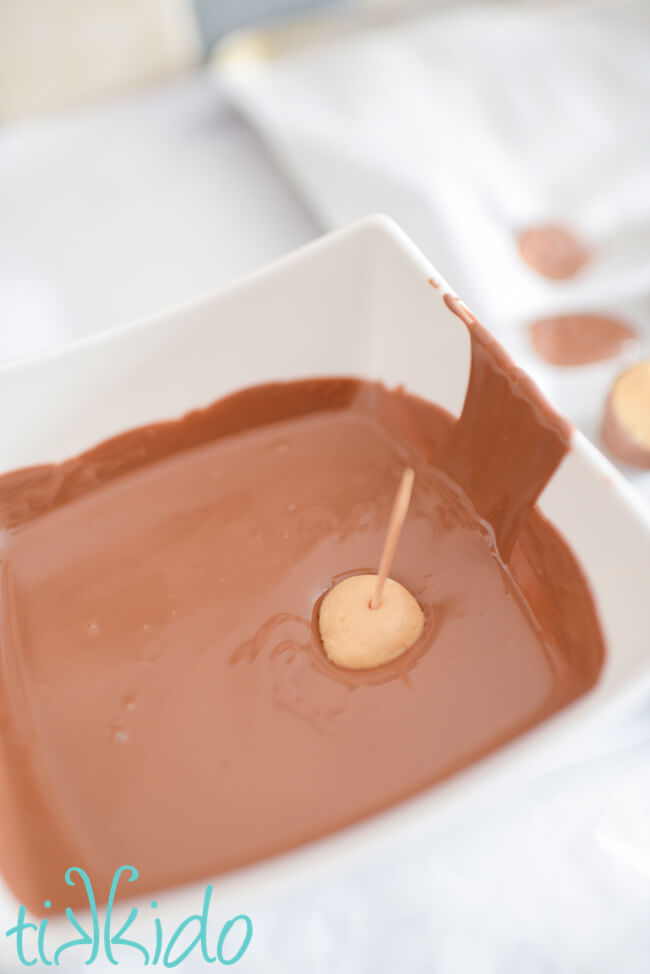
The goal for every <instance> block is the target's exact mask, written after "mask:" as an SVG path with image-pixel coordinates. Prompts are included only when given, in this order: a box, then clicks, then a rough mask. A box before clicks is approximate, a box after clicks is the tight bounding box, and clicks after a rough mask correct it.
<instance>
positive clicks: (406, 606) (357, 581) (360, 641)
mask: <svg viewBox="0 0 650 974" xmlns="http://www.w3.org/2000/svg"><path fill="white" fill-rule="evenodd" d="M376 584H377V575H352V576H351V577H350V578H346V579H344V580H343V581H342V582H339V583H338V585H335V586H334V588H333V589H331V590H330V591H329V592H328V593H327V595H326V596H325V598H324V599H323V601H322V603H321V606H320V612H319V616H318V624H319V629H320V634H321V639H322V642H323V648H324V650H325V652H326V654H327V656H328V658H329V659H330V660H331V662H332V663H335V664H336V665H337V666H342V667H344V668H345V669H349V670H367V669H372V668H373V667H376V666H383V664H384V663H390V661H391V660H394V659H397V657H398V656H401V655H402V653H404V652H406V650H407V649H410V647H411V646H413V644H414V643H415V642H416V641H417V640H418V638H419V637H420V635H421V633H422V629H423V627H424V613H423V612H422V609H421V608H420V606H419V605H418V602H417V600H416V599H415V598H414V597H413V596H412V595H411V593H410V592H409V591H408V590H407V589H405V588H404V586H403V585H400V583H399V582H396V581H395V580H394V579H392V578H387V579H386V582H385V584H384V587H383V592H382V599H381V604H380V605H379V606H378V607H377V608H375V609H371V608H370V601H371V599H372V597H373V593H374V591H375V587H376Z"/></svg>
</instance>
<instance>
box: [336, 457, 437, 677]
mask: <svg viewBox="0 0 650 974" xmlns="http://www.w3.org/2000/svg"><path fill="white" fill-rule="evenodd" d="M413 480H414V473H413V471H412V470H410V469H408V470H405V471H404V474H403V476H402V481H401V483H400V486H399V490H398V492H397V496H396V498H395V503H394V505H393V510H392V512H391V516H390V521H389V525H388V532H387V535H386V542H385V544H384V551H383V553H382V557H381V562H380V565H379V572H378V574H377V575H351V576H350V577H349V578H345V579H344V580H343V581H342V582H339V583H338V584H337V585H335V586H334V588H332V589H331V590H330V591H329V592H328V593H327V595H326V596H325V598H324V599H323V601H322V603H321V607H320V612H319V616H318V625H319V629H320V635H321V640H322V643H323V648H324V650H325V653H326V654H327V656H328V658H329V659H330V660H331V661H332V662H333V663H336V664H337V665H338V666H342V667H345V668H346V669H351V670H364V669H371V668H374V667H376V666H383V664H384V663H389V662H390V661H391V660H394V659H397V657H398V656H401V655H402V653H404V652H406V650H407V649H410V647H411V646H413V645H414V643H415V642H417V640H418V638H419V637H420V635H421V633H422V629H423V627H424V613H423V612H422V609H421V608H420V606H419V604H418V602H417V600H416V599H415V598H414V596H413V595H411V593H410V592H409V591H408V589H406V588H404V586H403V585H400V583H399V582H396V581H395V579H393V578H389V577H388V572H389V571H390V566H391V563H392V560H393V555H394V554H395V549H396V547H397V542H398V541H399V536H400V534H401V531H402V526H403V524H404V520H405V519H406V514H407V512H408V508H409V503H410V500H411V493H412V491H413Z"/></svg>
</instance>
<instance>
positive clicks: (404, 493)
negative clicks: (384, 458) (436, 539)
mask: <svg viewBox="0 0 650 974" xmlns="http://www.w3.org/2000/svg"><path fill="white" fill-rule="evenodd" d="M414 480H415V471H414V470H411V468H410V467H407V468H406V470H405V471H404V473H403V474H402V480H401V482H400V485H399V487H398V490H397V494H396V496H395V501H394V503H393V509H392V511H391V513H390V520H389V522H388V531H387V532H386V541H385V543H384V550H383V552H382V555H381V561H380V562H379V573H378V575H377V584H376V585H375V591H374V593H373V596H372V599H371V600H370V608H371V609H378V608H379V606H380V605H381V597H382V594H383V591H384V585H385V584H386V579H387V578H388V573H389V571H390V566H391V564H392V562H393V555H394V554H395V549H396V548H397V542H398V541H399V538H400V534H401V533H402V527H403V526H404V521H405V520H406V515H407V512H408V509H409V504H410V503H411V494H412V493H413V481H414Z"/></svg>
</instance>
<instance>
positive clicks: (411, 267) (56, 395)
mask: <svg viewBox="0 0 650 974" xmlns="http://www.w3.org/2000/svg"><path fill="white" fill-rule="evenodd" d="M432 277H433V278H434V279H435V280H436V282H439V287H437V288H432V287H431V286H430V284H429V278H432ZM449 291H450V288H449V287H448V286H447V284H446V283H445V282H444V281H443V280H441V279H440V277H439V275H438V274H437V272H436V271H435V270H434V268H433V267H432V266H431V265H430V264H429V263H428V262H427V260H426V259H425V258H424V257H423V256H422V254H420V253H419V252H418V250H417V249H416V248H415V247H414V246H413V244H412V243H411V242H410V241H409V240H408V238H407V237H406V236H405V235H404V233H403V232H402V231H401V230H400V229H399V228H398V227H397V226H396V225H395V224H394V223H392V222H391V221H390V220H388V219H387V218H385V217H371V218H368V219H365V220H363V221H361V222H359V223H357V224H354V225H353V226H351V227H349V228H347V229H345V230H342V231H340V232H337V233H333V234H329V235H327V236H325V237H323V238H321V239H320V240H318V241H316V242H315V243H313V244H310V245H308V246H306V247H304V248H302V249H301V250H298V251H297V252H295V253H293V254H290V255H289V256H288V257H285V258H283V259H281V260H279V261H277V262H276V263H274V264H272V265H271V266H269V267H267V268H265V269H263V270H261V271H259V272H257V273H254V274H251V275H249V276H247V277H245V278H243V279H242V280H240V281H238V282H236V283H234V284H232V285H229V286H227V287H224V288H221V289H220V290H218V291H216V292H215V293H213V294H209V295H207V296H205V297H202V298H200V299H199V300H197V301H195V302H193V303H191V304H188V305H185V306H182V307H180V308H174V309H172V310H170V311H167V312H165V313H163V314H160V315H156V316H155V317H152V318H147V319H146V320H143V321H138V322H136V323H134V324H131V325H127V326H124V327H119V328H115V329H113V330H112V331H109V332H105V333H103V334H100V335H98V336H95V337H93V338H91V339H88V340H86V341H83V342H80V343H78V344H75V345H72V346H68V347H65V348H62V349H59V350H56V351H54V352H49V353H46V354H43V355H39V356H37V357H34V358H31V359H28V360H23V361H19V362H15V363H9V364H6V365H4V366H2V367H0V411H1V414H2V415H3V416H4V417H10V421H9V422H8V421H6V420H5V422H3V423H2V425H1V427H0V473H4V472H6V471H9V470H12V469H16V468H19V467H25V466H30V465H33V464H40V463H49V462H57V461H61V460H65V459H67V458H69V457H72V456H74V455H75V454H78V453H79V452H81V451H83V450H86V449H88V448H89V447H91V446H93V445H95V444H96V443H98V442H100V441H102V440H104V439H106V438H108V437H110V436H113V435H115V434H117V433H120V432H123V431H125V430H128V429H131V428H133V427H136V426H140V425H142V424H146V423H151V422H154V421H158V420H163V419H169V418H174V417H178V416H181V415H182V414H183V413H185V412H187V411H189V410H190V409H194V408H197V407H201V406H205V405H208V404H209V403H211V402H213V401H214V400H216V399H219V398H220V397H222V396H224V395H226V394H228V393H230V392H232V391H234V390H236V389H239V388H242V387H244V386H248V385H253V384H256V383H260V382H268V381H272V380H283V379H293V378H299V377H305V376H333V375H346V376H359V377H363V378H369V379H380V380H382V381H383V382H384V383H386V384H388V385H393V384H397V383H403V384H404V385H405V386H406V388H407V389H408V390H410V391H412V392H415V393H417V394H418V395H420V396H423V397H424V398H426V399H428V400H430V401H432V402H434V403H437V404H439V405H440V406H442V407H444V408H445V409H447V410H448V411H449V412H450V413H452V414H453V415H454V416H459V415H460V412H461V410H462V406H463V402H464V397H465V391H466V388H467V382H468V377H469V368H470V340H469V334H468V331H467V329H466V326H465V325H464V324H463V322H462V321H461V320H460V319H459V318H458V317H457V316H456V315H455V314H453V312H452V311H450V310H449V308H448V307H447V306H446V304H445V303H444V300H443V296H444V294H445V293H447V292H449ZM538 503H539V507H540V508H541V510H542V511H543V513H544V515H545V516H546V517H547V518H548V519H549V520H550V521H551V522H552V523H553V524H554V525H555V527H556V528H557V529H558V530H559V532H560V533H561V534H562V535H563V536H564V537H565V539H566V540H567V541H568V543H569V545H570V546H571V548H572V549H573V552H574V553H575V555H576V557H577V559H578V561H579V563H580V565H581V567H582V570H583V572H584V574H585V576H586V578H587V579H588V581H589V584H590V587H591V590H592V593H593V597H594V600H595V603H596V607H597V611H598V615H599V618H600V622H601V626H602V630H603V635H604V638H605V643H606V660H605V665H604V668H603V671H602V673H601V675H600V678H599V680H598V683H597V685H596V686H595V687H594V688H593V689H592V690H590V691H589V692H588V693H587V694H585V695H584V696H583V697H582V698H580V699H579V700H578V701H576V702H574V703H573V704H571V705H570V706H568V707H567V708H565V709H564V710H563V711H561V712H560V713H558V714H556V715H554V716H551V717H549V718H548V719H547V720H545V721H544V722H543V723H542V724H540V725H538V726H537V727H535V728H533V729H532V730H530V731H528V732H526V733H525V734H524V735H522V736H520V737H519V738H518V739H517V740H515V741H513V742H511V743H510V744H508V745H506V746H504V747H502V748H500V749H499V750H498V751H496V752H494V753H493V754H492V755H490V756H489V757H487V758H484V759H482V760H481V761H479V762H477V763H475V764H474V765H472V766H471V767H470V768H468V769H467V770H464V771H462V772H460V773H459V774H457V775H456V776H454V777H453V778H451V779H450V780H448V781H445V782H443V783H442V784H440V785H436V786H434V787H432V788H431V789H429V790H427V791H426V792H424V793H422V794H420V795H418V796H416V797H415V798H412V799H410V800H408V801H406V802H403V803H401V804H400V805H399V806H396V807H393V808H392V809H389V810H387V811H385V812H383V813H381V814H379V815H375V816H373V817H372V818H371V819H369V820H366V821H365V822H363V823H361V824H358V825H355V826H351V827H350V828H347V829H345V830H344V831H342V832H339V833H337V834H335V835H334V836H330V837H327V838H325V839H321V840H319V841H317V842H314V843H311V844H310V845H309V846H308V847H304V848H302V849H299V850H297V851H294V852H290V853H286V854H283V855H281V856H278V857H277V858H275V859H274V860H271V861H270V862H267V863H262V864H259V865H255V866H252V867H247V868H245V869H243V870H240V871H238V872H236V873H232V874H229V875H226V876H223V877H220V878H218V879H216V880H215V881H214V882H215V893H216V896H217V897H218V898H219V899H221V900H223V902H227V903H229V904H230V905H231V906H234V907H235V909H234V912H235V913H237V912H239V907H238V904H241V902H242V897H243V898H245V899H246V900H248V899H249V898H250V896H251V895H255V894H258V893H261V892H263V891H264V889H265V888H266V886H267V884H269V883H270V884H272V889H277V884H278V883H282V884H284V883H286V882H293V881H295V880H296V879H297V878H298V877H299V876H302V877H304V876H310V877H313V876H315V875H317V871H318V870H320V869H323V868H325V867H326V866H330V867H331V866H332V865H336V864H337V863H340V862H343V861H345V862H349V861H350V856H354V855H369V854H373V853H374V852H376V851H377V850H378V849H379V848H381V847H385V845H386V843H387V842H392V841H395V840H398V839H399V838H400V837H403V836H405V835H407V834H408V835H412V834H413V832H414V830H416V829H422V828H431V826H432V823H433V822H434V821H436V820H438V819H440V818H441V817H442V816H444V815H445V814H448V813H450V812H456V811H458V810H459V808H460V806H461V805H462V804H464V803H465V804H466V803H468V802H470V803H471V802H472V801H474V800H475V799H476V798H477V796H478V794H479V792H485V790H486V789H487V790H489V789H491V788H492V787H493V786H494V785H495V784H496V783H497V782H503V781H505V780H507V778H508V777H509V776H512V775H521V774H522V773H523V772H526V773H530V769H531V768H533V767H536V766H538V761H539V760H540V759H541V758H542V757H543V755H544V754H548V753H549V749H551V750H552V749H553V747H554V746H555V747H556V746H557V743H558V741H560V742H564V741H565V740H566V737H567V735H568V734H569V733H571V731H575V730H576V729H577V728H579V727H582V728H585V727H586V726H589V721H590V720H592V721H593V719H594V718H599V717H600V716H601V715H602V714H603V713H604V711H606V710H611V709H612V707H613V705H620V704H622V703H627V702H628V701H629V698H630V697H631V696H632V695H633V694H635V693H639V692H642V691H645V690H646V689H647V688H648V685H649V684H650V518H649V516H648V513H647V512H646V510H645V508H644V507H643V505H642V504H641V502H640V500H639V499H638V498H637V495H636V494H635V492H634V491H633V490H632V488H630V487H629V485H628V484H627V483H626V481H625V480H624V479H623V478H622V477H621V476H620V474H618V472H617V471H616V470H615V469H614V468H613V467H612V466H611V464H610V463H609V462H608V461H607V460H606V459H605V458H604V457H603V456H602V455H601V454H600V453H599V452H598V451H597V450H596V449H595V448H594V447H593V446H591V444H590V443H589V442H588V441H587V440H586V439H585V438H584V437H583V436H582V435H581V434H580V433H579V432H577V431H576V432H574V434H573V437H572V442H571V449H570V451H569V453H568V455H567V456H566V457H565V459H564V460H563V461H562V463H561V464H560V466H559V467H558V469H557V470H556V472H555V474H554V475H553V477H552V479H551V480H550V482H549V483H548V485H547V487H546V488H545V490H544V491H543V493H542V495H541V497H540V498H539V502H538ZM70 865H74V864H73V863H71V864H70ZM207 881H208V880H206V882H207ZM204 886H205V883H202V884H195V885H193V886H189V887H186V888H185V889H182V890H174V891H171V892H169V893H167V894H166V895H165V896H164V897H162V898H161V899H160V907H161V911H164V914H163V915H165V916H167V917H169V921H170V922H173V918H174V917H182V916H186V915H188V913H191V912H195V911H196V910H197V908H198V907H199V905H200V902H201V891H202V889H203V888H204ZM136 892H137V891H136ZM0 904H8V905H9V906H10V916H9V919H11V917H13V918H15V911H14V906H15V904H13V903H12V900H11V896H10V894H8V891H6V890H4V891H2V890H0ZM0 909H2V912H3V913H5V912H6V909H5V908H3V907H0ZM1 919H5V917H4V916H2V917H1ZM6 950H7V946H6V941H5V940H4V938H1V937H0V958H1V957H2V956H3V954H2V951H6ZM7 956H8V955H7ZM13 956H14V959H15V953H14V955H13Z"/></svg>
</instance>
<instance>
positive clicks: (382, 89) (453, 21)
mask: <svg viewBox="0 0 650 974" xmlns="http://www.w3.org/2000/svg"><path fill="white" fill-rule="evenodd" d="M227 64H228V70H227V71H225V72H224V73H223V75H222V77H221V81H222V84H225V86H226V91H227V93H228V94H229V95H230V97H231V99H232V100H233V102H234V103H235V104H236V105H237V106H238V107H239V108H240V109H241V110H242V111H243V112H245V114H246V115H247V116H248V117H249V118H250V119H251V120H252V122H253V124H254V125H255V126H256V127H257V128H258V129H259V131H260V132H261V133H262V134H263V136H264V137H265V138H266V140H267V141H268V143H269V145H270V146H271V149H272V151H273V152H274V153H275V155H276V156H277V158H278V159H279V160H280V162H281V164H282V165H283V166H284V168H285V170H286V172H287V174H288V176H289V178H290V179H291V180H292V181H293V182H294V184H295V185H296V187H297V188H298V190H299V191H300V193H301V194H302V196H303V198H304V199H305V201H306V203H307V205H308V207H309V208H310V210H311V211H312V213H313V214H314V215H315V217H316V218H317V220H318V221H319V223H320V224H321V225H322V226H323V227H334V226H339V225H341V224H344V223H346V222H348V221H349V220H351V219H353V218H356V217H358V216H361V215H363V214H364V213H367V212H372V211H377V210H378V211H384V212H387V213H389V214H390V215H391V216H392V217H394V218H395V219H396V220H397V221H398V223H400V224H401V225H402V226H403V227H404V229H405V230H406V231H407V232H408V233H409V234H410V235H411V236H412V237H413V239H414V240H415V241H416V243H418V244H419V245H420V247H421V248H422V250H423V251H424V252H425V253H426V255H427V256H428V257H429V258H430V260H431V261H432V262H433V263H434V264H435V265H436V266H437V267H438V269H439V271H440V272H441V273H442V274H443V276H444V277H446V278H447V280H448V281H449V282H450V283H451V285H452V287H454V288H455V290H456V291H457V292H458V293H459V294H460V295H461V296H462V297H463V298H464V299H465V301H466V302H467V304H468V305H469V306H470V307H471V308H472V309H473V310H474V311H475V313H476V314H477V315H478V316H479V317H480V318H481V319H482V320H483V321H484V323H485V324H487V325H488V326H489V327H490V328H491V329H492V330H493V331H494V332H495V333H496V334H497V335H498V337H499V338H500V339H501V340H502V342H503V343H504V344H505V345H506V346H507V347H508V348H509V349H510V350H511V351H512V353H513V354H514V355H515V356H516V357H517V359H518V360H519V361H520V362H521V363H522V364H523V365H524V366H525V367H526V368H527V369H528V371H530V372H532V373H533V374H534V375H535V377H536V378H537V380H538V381H539V382H540V384H541V385H542V386H543V387H544V388H545V390H546V392H547V393H548V394H549V396H550V397H551V398H552V399H554V400H555V401H556V402H557V403H558V405H559V406H560V407H561V409H562V410H563V411H564V412H565V413H567V414H568V415H569V416H570V418H571V419H573V420H574V422H576V423H577V424H578V425H579V426H581V427H582V428H583V429H584V430H585V432H586V433H587V434H588V435H590V436H592V437H593V438H596V434H597V429H598V426H599V423H600V416H601V412H602V404H603V400H604V397H605V393H606V390H607V388H608V386H609V383H610V382H611V380H612V378H613V377H614V376H615V375H616V373H617V371H618V370H620V368H621V367H622V363H621V362H618V363H613V364H606V365H596V366H591V367H589V368H581V369H567V370H558V369H555V368H547V367H545V366H544V364H543V363H541V362H540V361H539V359H537V358H536V357H535V356H534V355H532V354H531V350H530V348H529V345H528V340H527V333H526V329H525V326H526V325H527V324H528V323H529V322H530V321H531V320H534V319H535V318H537V317H542V316H545V315H547V314H555V313H558V314H559V313H562V312H570V311H592V310H594V311H611V312H613V313H619V314H622V315H624V316H626V317H628V318H629V319H630V320H631V321H632V322H633V323H634V324H636V325H637V327H638V328H639V331H640V333H641V335H642V337H643V341H644V351H645V353H646V354H649V353H650V297H649V295H650V4H648V3H639V2H635V3H630V2H626V0H620V2H613V3H612V2H609V3H601V4H598V5H592V4H584V3H581V4H569V5H564V4H560V5H556V4H552V5H551V4H542V5H531V4H526V3H524V4H507V5H503V6H500V5H492V4H482V5H477V6H470V7H465V6H463V7H462V8H461V9H458V8H457V9H455V10H452V11H451V12H448V13H445V14H442V13H441V14H437V15H432V16H430V17H428V18H427V19H421V20H416V21H411V22H408V23H406V24H405V25H402V26H399V25H398V26H394V27H392V28H391V29H376V30H368V31H365V32H361V33H356V34H354V35H351V36H350V37H348V38H346V39H344V40H339V41H338V42H337V43H334V44H329V45H321V46H320V47H318V46H315V47H313V48H310V49H308V50H304V51H302V52H300V53H298V54H293V55H292V56H290V57H286V58H285V59H282V60H278V61H275V62H269V63H266V64H265V63H257V64H251V63H250V62H237V61H230V62H228V63H227ZM540 221H541V222H555V221H557V222H560V223H562V224H567V225H568V226H569V227H572V228H574V229H575V230H576V232H577V233H578V234H579V235H581V236H582V237H584V239H585V240H586V241H587V242H588V243H589V245H590V246H592V247H593V248H594V251H595V259H594V260H593V261H592V263H591V264H590V265H589V266H588V267H587V268H586V270H585V271H584V272H582V273H580V274H579V276H577V277H576V278H575V279H573V280H572V281H568V282H551V281H547V280H545V279H544V278H542V277H541V276H540V275H538V274H537V273H536V272H535V271H532V270H531V269H529V268H528V267H527V266H526V265H525V264H524V263H523V262H522V261H521V259H520V257H519V255H518V253H517V249H516V237H517V234H518V232H519V231H520V230H521V229H524V228H526V227H527V226H530V225H531V224H536V223H538V222H540ZM634 480H635V482H636V483H637V485H638V486H639V488H640V489H641V490H643V492H644V493H645V495H646V497H648V499H650V474H641V475H636V476H635V477H634Z"/></svg>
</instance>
